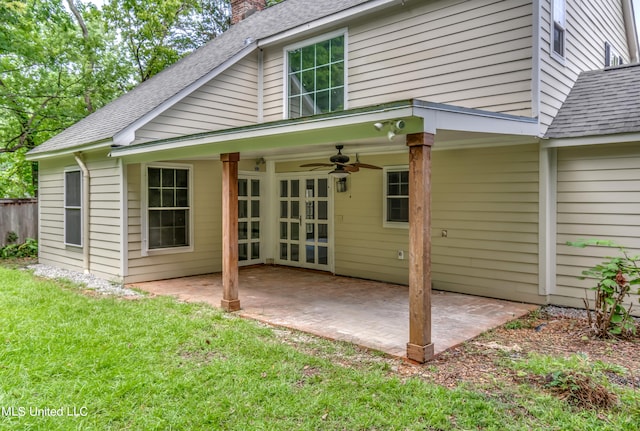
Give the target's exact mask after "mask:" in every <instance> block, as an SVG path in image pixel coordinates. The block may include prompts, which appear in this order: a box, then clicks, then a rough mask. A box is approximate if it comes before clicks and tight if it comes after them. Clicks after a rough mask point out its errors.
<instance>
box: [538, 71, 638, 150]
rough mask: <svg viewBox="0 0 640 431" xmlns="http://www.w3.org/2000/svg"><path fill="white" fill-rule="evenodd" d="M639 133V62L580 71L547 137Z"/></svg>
mask: <svg viewBox="0 0 640 431" xmlns="http://www.w3.org/2000/svg"><path fill="white" fill-rule="evenodd" d="M633 132H640V64H638V63H636V64H631V65H625V66H620V67H616V68H611V69H605V70H596V71H592V72H583V73H582V74H580V76H579V77H578V80H577V81H576V83H575V84H574V86H573V88H572V89H571V92H570V93H569V95H568V96H567V99H566V100H565V102H564V104H563V105H562V107H561V108H560V111H559V112H558V115H556V117H555V119H554V120H553V122H552V123H551V126H549V129H547V133H546V136H545V137H546V138H572V137H579V136H594V135H610V134H617V133H633Z"/></svg>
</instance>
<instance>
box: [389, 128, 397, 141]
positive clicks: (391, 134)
mask: <svg viewBox="0 0 640 431" xmlns="http://www.w3.org/2000/svg"><path fill="white" fill-rule="evenodd" d="M395 137H396V133H395V132H394V131H393V130H389V131H388V132H387V138H388V139H389V140H390V141H393V140H394V139H395Z"/></svg>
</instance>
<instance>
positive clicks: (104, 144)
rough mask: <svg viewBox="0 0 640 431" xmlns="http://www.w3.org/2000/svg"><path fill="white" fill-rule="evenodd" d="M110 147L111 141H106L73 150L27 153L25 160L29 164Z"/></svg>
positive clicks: (80, 146)
mask: <svg viewBox="0 0 640 431" xmlns="http://www.w3.org/2000/svg"><path fill="white" fill-rule="evenodd" d="M112 145H113V141H112V140H111V139H107V140H104V141H100V142H94V143H91V144H86V145H79V146H77V147H73V148H64V149H61V150H51V151H45V152H42V153H35V154H28V153H27V156H26V159H27V160H29V161H31V162H37V161H38V160H45V159H54V158H56V157H63V156H72V155H73V153H77V152H78V151H81V152H86V151H94V150H100V149H105V150H106V149H109V148H111V146H112Z"/></svg>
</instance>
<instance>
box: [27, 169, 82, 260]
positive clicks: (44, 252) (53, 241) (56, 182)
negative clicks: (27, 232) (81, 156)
mask: <svg viewBox="0 0 640 431" xmlns="http://www.w3.org/2000/svg"><path fill="white" fill-rule="evenodd" d="M76 166H77V164H76V162H75V160H74V159H73V157H65V158H58V159H53V160H41V161H39V162H38V205H39V214H40V233H39V240H38V241H39V244H38V246H39V251H38V261H39V262H40V263H43V264H45V265H53V266H57V267H60V268H64V269H69V270H73V271H82V269H83V268H82V248H80V247H73V246H66V245H65V244H64V170H65V168H67V167H76Z"/></svg>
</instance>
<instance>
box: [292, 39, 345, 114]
mask: <svg viewBox="0 0 640 431" xmlns="http://www.w3.org/2000/svg"><path fill="white" fill-rule="evenodd" d="M286 56H287V58H286V61H287V81H286V86H287V93H286V94H287V110H286V113H287V117H288V118H298V117H304V116H307V115H316V114H322V113H324V112H333V111H341V110H343V109H344V101H345V35H344V33H342V34H340V35H337V36H335V37H330V38H328V39H324V40H320V41H318V42H316V43H310V44H308V45H302V46H295V47H292V48H290V49H288V50H286Z"/></svg>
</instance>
